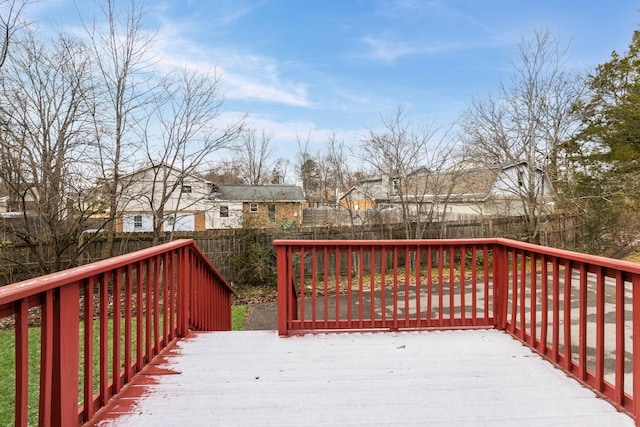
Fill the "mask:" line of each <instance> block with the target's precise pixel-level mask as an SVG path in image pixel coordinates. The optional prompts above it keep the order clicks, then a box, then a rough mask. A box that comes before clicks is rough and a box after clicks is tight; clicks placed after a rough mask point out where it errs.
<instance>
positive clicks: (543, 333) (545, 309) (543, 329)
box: [538, 255, 549, 356]
mask: <svg viewBox="0 0 640 427" xmlns="http://www.w3.org/2000/svg"><path fill="white" fill-rule="evenodd" d="M540 262H541V264H542V268H541V272H540V274H541V275H542V284H541V286H542V291H541V293H542V296H541V299H542V303H541V304H540V310H541V312H542V313H541V319H540V345H539V346H538V351H539V352H540V353H541V354H542V355H543V356H544V355H546V353H547V348H548V345H547V339H548V338H547V332H548V328H549V270H548V269H549V265H548V264H549V262H548V260H547V257H546V255H542V258H541V259H540Z"/></svg>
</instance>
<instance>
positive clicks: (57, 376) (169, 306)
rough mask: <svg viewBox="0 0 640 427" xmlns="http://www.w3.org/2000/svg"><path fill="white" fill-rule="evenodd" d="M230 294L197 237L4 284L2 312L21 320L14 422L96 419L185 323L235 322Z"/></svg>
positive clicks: (198, 326) (222, 325) (220, 326)
mask: <svg viewBox="0 0 640 427" xmlns="http://www.w3.org/2000/svg"><path fill="white" fill-rule="evenodd" d="M232 293H233V291H232V290H231V288H230V287H229V285H228V284H227V282H226V281H225V280H224V278H223V277H222V276H221V275H220V274H219V273H218V271H217V270H216V269H215V267H214V266H213V265H212V264H211V263H210V262H209V261H208V260H207V258H206V257H205V256H204V254H203V253H202V252H201V250H200V249H199V248H198V247H197V246H196V245H195V244H194V243H193V241H192V240H179V241H175V242H172V243H167V244H164V245H160V246H156V247H153V248H150V249H145V250H142V251H139V252H135V253H131V254H127V255H123V256H119V257H116V258H111V259H108V260H105V261H100V262H96V263H93V264H88V265H85V266H81V267H77V268H73V269H70V270H66V271H62V272H59V273H54V274H50V275H47V276H43V277H38V278H36V279H32V280H27V281H24V282H20V283H15V284H12V285H8V286H4V287H1V288H0V319H6V318H10V319H11V318H12V319H13V321H14V323H15V335H14V336H15V369H14V373H15V425H16V426H26V425H28V424H29V425H31V424H34V423H36V422H37V423H38V424H39V425H46V426H49V425H54V426H71V425H78V424H79V423H82V422H83V421H87V420H89V419H91V417H92V416H93V415H94V414H95V412H96V411H97V410H98V409H99V408H100V407H102V406H104V405H105V404H106V402H107V401H109V399H110V398H111V397H112V396H114V395H115V394H117V393H118V392H119V391H120V390H121V388H122V387H123V386H124V385H125V384H127V383H128V382H130V381H131V378H132V377H133V375H135V374H136V373H137V372H139V371H140V370H141V369H142V367H143V366H144V365H145V364H147V363H148V362H149V361H150V360H151V359H152V358H153V357H154V356H156V355H158V354H159V353H160V351H161V350H162V349H163V348H165V347H167V346H168V345H169V344H170V343H171V342H172V341H173V340H174V339H176V338H177V337H183V336H185V335H186V334H187V333H188V331H189V329H194V330H230V329H231V295H232ZM34 337H35V339H36V340H37V341H39V345H37V347H38V348H39V354H29V347H30V345H29V340H30V339H31V340H33V339H34ZM35 353H38V352H35ZM33 357H36V358H37V359H38V360H37V365H38V366H39V369H37V371H39V372H38V373H37V376H36V377H35V378H30V376H29V370H30V363H31V364H33V361H32V362H30V360H29V359H30V358H33ZM31 369H33V367H31ZM34 390H35V397H34V393H33V392H32V391H34ZM5 397H6V396H5ZM30 400H31V401H30ZM34 400H35V401H34ZM29 407H31V408H38V413H37V414H35V413H32V414H29V409H28V408H29Z"/></svg>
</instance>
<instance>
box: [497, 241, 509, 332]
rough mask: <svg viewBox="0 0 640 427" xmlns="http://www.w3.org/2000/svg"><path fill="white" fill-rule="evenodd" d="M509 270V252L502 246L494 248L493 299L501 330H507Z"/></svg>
mask: <svg viewBox="0 0 640 427" xmlns="http://www.w3.org/2000/svg"><path fill="white" fill-rule="evenodd" d="M508 281H509V269H508V257H507V250H506V248H505V247H504V246H503V245H502V244H496V245H494V246H493V298H494V307H495V323H496V328H497V329H499V330H506V328H507V305H508V304H507V301H508V297H509V286H508Z"/></svg>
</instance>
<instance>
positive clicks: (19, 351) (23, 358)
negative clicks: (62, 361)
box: [15, 299, 29, 426]
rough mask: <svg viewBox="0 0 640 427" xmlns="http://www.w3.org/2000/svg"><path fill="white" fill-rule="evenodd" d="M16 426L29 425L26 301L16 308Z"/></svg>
mask: <svg viewBox="0 0 640 427" xmlns="http://www.w3.org/2000/svg"><path fill="white" fill-rule="evenodd" d="M15 313H16V314H15V319H16V329H15V346H16V347H15V363H16V368H15V369H16V393H15V399H16V401H15V402H16V409H15V416H16V418H15V424H16V426H26V425H28V423H29V413H28V408H29V307H28V305H27V300H26V299H21V300H20V301H18V302H17V303H16V306H15Z"/></svg>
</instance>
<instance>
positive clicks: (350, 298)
mask: <svg viewBox="0 0 640 427" xmlns="http://www.w3.org/2000/svg"><path fill="white" fill-rule="evenodd" d="M352 271H353V251H352V248H351V247H349V246H347V328H349V329H351V328H352V327H353V324H352V323H351V320H352V319H353V274H352Z"/></svg>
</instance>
